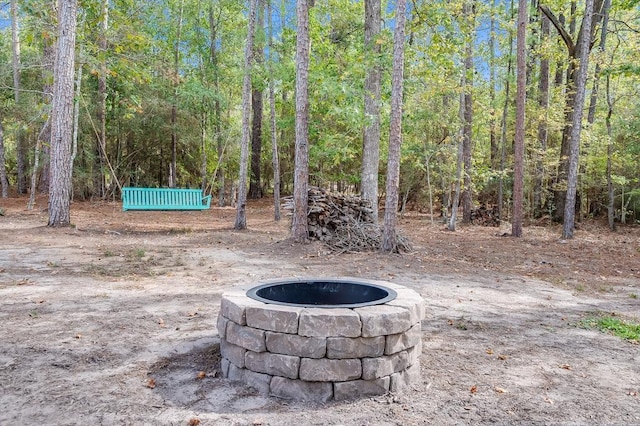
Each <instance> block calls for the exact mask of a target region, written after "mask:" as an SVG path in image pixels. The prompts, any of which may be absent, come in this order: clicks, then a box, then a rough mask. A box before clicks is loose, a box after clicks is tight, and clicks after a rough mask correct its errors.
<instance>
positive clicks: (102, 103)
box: [93, 0, 109, 198]
mask: <svg viewBox="0 0 640 426" xmlns="http://www.w3.org/2000/svg"><path fill="white" fill-rule="evenodd" d="M108 29H109V0H102V22H101V25H100V35H99V37H98V48H99V49H100V53H101V55H102V58H101V61H100V71H99V73H98V108H97V113H96V115H97V117H96V118H97V121H98V135H97V136H98V137H97V140H96V163H95V167H96V170H95V171H94V175H93V178H94V188H93V195H94V196H95V197H97V198H104V196H105V174H104V167H105V154H104V153H106V152H107V72H108V70H107V53H108V43H107V30H108Z"/></svg>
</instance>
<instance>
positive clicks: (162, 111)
mask: <svg viewBox="0 0 640 426" xmlns="http://www.w3.org/2000/svg"><path fill="white" fill-rule="evenodd" d="M245 3H247V4H245ZM300 3H304V4H305V5H306V4H307V2H298V4H296V2H293V1H291V0H277V1H275V0H250V1H248V2H238V1H237V0H154V1H144V2H143V1H135V0H94V1H91V0H80V1H79V2H78V3H77V4H76V2H75V0H73V1H61V2H60V3H58V2H57V1H55V0H54V1H51V0H21V1H20V2H18V1H17V0H11V1H10V2H9V1H4V2H2V4H1V14H2V15H1V17H0V18H1V21H0V23H1V28H2V29H1V32H0V55H1V56H2V60H1V61H0V64H1V65H0V67H1V68H0V89H1V91H0V94H1V98H0V99H1V103H0V126H1V127H0V180H1V181H2V182H1V183H2V197H7V196H9V194H16V195H20V194H31V195H32V197H31V200H33V199H34V198H33V195H34V194H35V193H38V192H42V193H47V192H49V191H50V186H51V185H52V182H51V180H52V179H53V177H54V175H55V172H54V171H52V169H54V168H56V167H58V166H56V164H55V162H54V156H52V155H51V154H52V152H51V151H52V150H53V148H54V147H55V143H56V141H55V140H56V137H57V136H55V135H54V136H52V128H55V123H56V108H57V107H56V105H58V106H59V105H62V104H64V102H62V101H61V100H57V99H56V96H54V93H55V88H54V80H55V79H54V74H55V72H54V69H57V68H56V67H58V66H59V65H60V64H62V62H64V56H63V55H61V53H60V52H61V51H62V50H61V46H64V43H63V41H64V40H67V39H73V47H72V49H71V50H72V52H73V53H74V55H75V61H73V62H71V64H72V66H73V68H72V69H70V70H69V71H70V72H69V73H67V80H68V81H70V82H72V84H71V85H69V86H68V90H67V92H69V91H71V90H72V93H68V96H66V99H67V100H68V105H69V106H71V105H72V107H73V108H72V110H71V109H69V114H70V116H72V117H73V120H72V123H69V124H67V127H68V129H69V131H68V132H66V133H64V135H65V136H64V137H63V138H62V139H60V140H62V141H63V142H62V143H63V144H64V145H65V146H66V149H67V150H68V154H69V155H68V158H69V161H70V162H71V167H70V176H69V178H70V179H71V185H70V186H71V188H69V189H68V194H67V193H65V195H64V197H68V198H72V199H74V200H88V199H90V200H100V199H105V200H110V199H113V200H118V199H119V197H120V192H121V189H122V187H124V186H138V187H169V188H202V190H203V191H204V192H205V193H206V194H212V195H213V196H214V200H217V201H216V202H217V204H218V205H219V206H224V205H230V204H231V205H232V204H234V203H236V202H237V200H236V198H237V197H238V195H236V194H240V195H241V196H242V194H243V193H245V192H246V196H247V197H248V198H250V199H257V198H261V197H264V196H276V197H279V196H280V194H283V195H287V194H292V193H293V192H294V180H295V179H294V177H295V176H296V167H297V163H296V150H297V146H296V143H297V141H296V140H297V139H299V132H298V131H299V129H298V127H297V118H296V117H297V114H298V113H299V112H300V111H299V108H298V107H297V106H298V105H297V102H298V101H299V100H298V99H297V94H298V93H297V92H298V91H299V87H298V86H297V85H298V81H299V80H297V79H298V77H299V72H300V59H301V55H300V51H299V50H298V48H299V44H300V40H299V39H300V33H301V32H300V31H299V27H300V25H299V20H300V16H301V15H300ZM308 3H309V4H308V6H309V8H308V10H306V11H304V12H305V13H306V15H305V16H306V18H305V19H308V22H307V23H306V24H307V28H306V29H305V32H307V37H308V40H307V42H308V44H307V46H310V48H309V50H308V52H307V54H308V58H307V61H308V63H307V64H306V68H307V69H306V71H307V75H306V78H307V79H308V81H306V86H307V89H306V90H308V106H307V107H308V110H307V111H306V113H307V114H308V119H307V120H306V121H307V124H306V125H307V127H308V128H307V129H306V133H305V134H306V135H307V136H308V147H307V148H308V152H307V155H308V159H307V160H306V163H307V165H308V178H307V179H308V183H309V184H310V185H313V186H317V187H320V188H326V189H330V190H334V191H338V192H345V193H351V194H362V196H363V197H364V198H366V199H370V200H372V201H373V202H374V203H375V204H378V205H379V204H380V203H382V204H384V199H385V197H386V196H387V195H388V194H387V193H388V192H389V191H388V190H387V189H386V187H385V176H388V175H387V172H388V170H387V169H388V167H389V166H388V164H391V163H388V160H389V157H390V155H389V154H390V153H391V152H392V151H393V149H392V147H393V146H394V141H396V142H397V143H398V145H400V141H401V145H400V148H399V149H400V151H399V161H400V164H399V176H398V179H397V185H396V186H397V189H398V194H397V196H396V198H395V199H394V203H392V204H396V205H397V208H398V209H399V210H405V209H414V210H419V211H423V212H427V213H430V214H431V215H432V216H434V215H435V216H441V217H442V218H443V220H447V219H449V218H450V217H451V216H453V218H454V221H455V213H456V212H457V210H458V209H457V207H458V205H460V206H461V208H462V211H463V214H462V220H463V221H466V222H468V221H470V220H471V214H472V212H473V210H474V209H478V208H483V209H486V210H490V211H492V212H495V214H496V215H497V217H498V218H499V219H502V220H507V221H508V220H511V219H512V216H513V215H515V214H518V215H520V216H521V217H520V218H519V219H518V220H519V221H522V220H524V222H525V223H530V222H532V221H536V220H555V221H558V222H561V221H562V220H563V218H564V219H565V222H566V219H567V218H566V217H565V216H566V212H567V211H568V210H567V209H566V201H567V200H569V198H568V197H567V193H573V194H574V197H573V198H572V199H571V200H572V201H574V202H570V203H569V204H571V205H573V204H574V203H575V218H576V220H582V219H587V218H602V219H606V220H608V224H609V226H610V227H611V228H612V229H613V228H614V227H615V226H616V224H619V223H634V222H637V221H638V220H640V181H639V179H640V175H639V174H638V170H639V166H640V137H639V135H640V105H639V102H640V97H639V96H638V92H639V91H640V84H639V83H640V68H639V67H638V65H637V64H639V63H640V34H639V33H640V8H639V6H638V3H639V2H638V1H636V0H621V1H615V2H611V0H585V1H576V0H573V1H565V0H544V1H543V0H531V1H530V2H526V1H519V2H515V1H514V0H509V1H506V0H505V1H498V0H492V1H488V0H484V1H479V0H452V1H441V0H436V1H429V2H427V1H421V0H412V1H409V2H406V5H405V1H404V0H397V1H394V0H390V1H389V2H384V1H381V0H364V1H357V0H316V1H315V2H314V1H310V2H308ZM401 5H402V8H401ZM296 8H297V9H298V10H296ZM405 8H406V10H404V9H405ZM65 11H66V12H68V13H72V14H73V15H74V16H73V18H74V19H73V21H74V22H73V24H74V26H73V27H72V28H73V29H72V32H73V34H67V33H65V28H67V30H68V28H69V27H65V26H64V24H65V22H67V21H65V19H66V18H65V16H64V12H65ZM399 14H402V17H403V18H404V19H402V20H400V19H399ZM405 20H406V23H405V22H402V27H403V28H402V31H403V32H404V34H401V37H400V39H399V40H398V37H396V40H395V41H394V32H395V33H396V36H397V33H399V31H398V30H399V27H400V26H401V25H400V22H401V21H405ZM518 20H523V25H522V32H521V33H520V32H518V33H516V30H518V29H519V27H518V25H517V23H518ZM67 41H68V40H67ZM297 43H298V46H297ZM398 44H401V45H402V46H398ZM394 47H395V48H396V49H395V50H396V52H395V53H397V48H398V47H402V49H403V55H404V56H403V58H402V57H401V58H402V59H401V61H400V63H399V64H398V56H395V53H394ZM394 66H395V68H394ZM396 69H398V70H399V71H403V73H401V74H400V75H402V81H401V82H399V84H398V86H395V85H394V84H395V83H396V82H395V81H394V79H393V76H394V73H395V70H396ZM582 71H585V72H582ZM245 83H246V84H245ZM392 87H394V88H397V87H399V89H400V92H399V93H400V95H401V96H400V98H401V104H400V105H401V113H400V114H399V115H398V117H400V116H401V119H402V127H401V130H400V132H401V133H398V131H396V132H394V130H393V128H394V126H393V120H394V118H393V117H394V114H393V112H394V102H393V96H392V95H393V93H392V92H393V90H392ZM246 92H249V93H248V95H247V94H246ZM59 101H60V102H59ZM518 107H520V108H521V113H518V111H519V108H518ZM60 108H62V107H60ZM398 120H399V118H398ZM249 126H250V128H249ZM394 133H397V137H396V138H394ZM519 139H521V148H520V149H519V146H520V144H519V143H518V140H519ZM243 145H247V149H248V152H247V157H249V158H243V157H245V156H244V155H243ZM243 163H247V164H246V167H244V168H245V169H248V170H244V173H245V177H244V178H243V176H242V174H243ZM572 165H573V167H572ZM392 167H393V166H392ZM519 170H520V175H518V172H519ZM372 176H373V177H372ZM514 176H515V178H514ZM518 176H519V177H518ZM387 179H388V178H387ZM245 181H246V185H243V184H244V183H245ZM520 181H521V184H520V185H518V182H520ZM239 186H241V187H245V186H246V188H244V190H242V191H239V190H238V187H239ZM378 187H379V188H380V189H378ZM30 205H31V207H33V201H31V202H30ZM571 220H573V218H571Z"/></svg>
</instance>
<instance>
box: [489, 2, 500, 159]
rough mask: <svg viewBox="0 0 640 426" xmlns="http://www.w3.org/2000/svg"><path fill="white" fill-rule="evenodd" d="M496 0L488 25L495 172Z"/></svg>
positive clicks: (491, 145)
mask: <svg viewBox="0 0 640 426" xmlns="http://www.w3.org/2000/svg"><path fill="white" fill-rule="evenodd" d="M495 7H496V0H493V6H492V10H491V21H490V23H489V102H490V107H489V110H490V111H489V148H490V151H489V156H490V162H491V169H492V170H494V171H495V170H497V169H498V167H499V164H500V153H499V149H498V136H497V134H496V122H497V119H496V36H495V31H496V29H495V27H496V17H495Z"/></svg>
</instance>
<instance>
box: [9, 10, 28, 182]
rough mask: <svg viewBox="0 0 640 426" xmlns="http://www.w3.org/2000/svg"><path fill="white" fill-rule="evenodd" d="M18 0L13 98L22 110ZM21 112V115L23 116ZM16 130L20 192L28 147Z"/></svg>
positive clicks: (13, 28)
mask: <svg viewBox="0 0 640 426" xmlns="http://www.w3.org/2000/svg"><path fill="white" fill-rule="evenodd" d="M19 19H20V17H19V15H18V0H11V46H12V55H11V65H12V69H13V98H14V101H15V103H16V107H17V108H18V111H20V88H21V68H22V66H21V63H20V25H19ZM21 115H22V114H20V115H19V116H21ZM19 127H20V126H18V130H16V136H15V137H16V172H17V175H18V176H17V178H18V180H17V182H16V183H17V189H18V194H24V193H25V192H27V147H26V146H25V145H26V141H25V137H24V133H23V132H22V131H20V129H19Z"/></svg>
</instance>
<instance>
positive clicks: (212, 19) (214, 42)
mask: <svg viewBox="0 0 640 426" xmlns="http://www.w3.org/2000/svg"><path fill="white" fill-rule="evenodd" d="M213 1H214V0H211V3H210V4H209V33H210V40H209V61H210V64H211V68H212V70H213V89H214V91H215V94H216V97H215V99H214V101H213V119H214V125H213V126H214V133H215V140H216V151H217V154H218V165H217V167H216V175H217V176H216V178H217V181H218V185H219V187H220V189H219V190H218V206H220V207H224V205H225V199H224V195H225V192H224V183H225V182H224V178H225V173H224V162H223V161H222V160H223V158H224V154H225V145H224V143H223V138H222V106H221V105H220V98H221V96H222V93H221V91H220V69H219V59H218V57H219V47H218V46H219V44H220V43H221V42H222V41H221V39H220V34H219V28H220V23H221V21H222V8H220V10H219V11H218V13H216V11H215V7H214V4H213Z"/></svg>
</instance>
